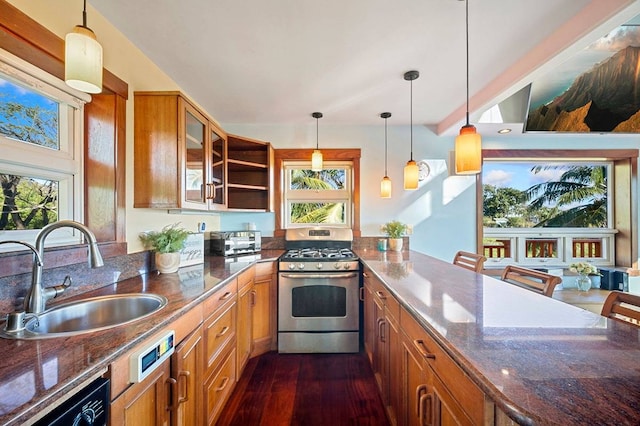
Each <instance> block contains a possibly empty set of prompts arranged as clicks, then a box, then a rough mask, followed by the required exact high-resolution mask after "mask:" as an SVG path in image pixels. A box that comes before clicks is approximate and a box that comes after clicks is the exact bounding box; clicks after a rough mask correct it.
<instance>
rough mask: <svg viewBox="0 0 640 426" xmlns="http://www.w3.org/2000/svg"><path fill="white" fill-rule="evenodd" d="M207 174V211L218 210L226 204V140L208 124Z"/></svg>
mask: <svg viewBox="0 0 640 426" xmlns="http://www.w3.org/2000/svg"><path fill="white" fill-rule="evenodd" d="M209 143H210V146H211V148H210V149H209V150H208V151H209V166H208V169H209V173H208V177H207V185H208V186H207V198H208V200H209V209H218V208H220V207H223V206H225V205H226V204H227V189H226V179H227V170H226V169H227V168H226V161H227V160H226V159H227V139H226V136H224V133H223V132H222V131H220V130H219V129H218V128H217V127H216V126H215V125H214V124H212V123H209Z"/></svg>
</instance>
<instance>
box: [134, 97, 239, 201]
mask: <svg viewBox="0 0 640 426" xmlns="http://www.w3.org/2000/svg"><path fill="white" fill-rule="evenodd" d="M134 114H135V120H134V123H135V126H134V127H135V129H134V144H135V151H134V179H135V185H134V186H135V192H134V207H142V208H164V209H189V210H220V209H226V208H227V195H226V191H227V187H226V186H227V182H226V178H227V176H226V175H227V170H226V168H227V135H226V134H225V133H224V131H222V130H221V129H220V128H219V127H218V125H217V124H215V123H214V122H213V120H211V119H209V118H208V117H207V116H206V115H205V114H203V113H202V112H201V111H200V110H199V109H197V108H196V107H195V106H193V104H191V102H189V101H188V100H187V99H186V98H185V97H183V96H182V95H181V94H180V93H178V92H136V93H135V94H134Z"/></svg>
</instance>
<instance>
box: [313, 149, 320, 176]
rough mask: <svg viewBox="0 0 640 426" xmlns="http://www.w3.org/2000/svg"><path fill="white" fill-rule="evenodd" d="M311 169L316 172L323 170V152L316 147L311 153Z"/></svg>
mask: <svg viewBox="0 0 640 426" xmlns="http://www.w3.org/2000/svg"><path fill="white" fill-rule="evenodd" d="M311 170H313V171H314V172H319V171H321V170H322V152H321V151H320V150H319V149H314V150H313V154H311Z"/></svg>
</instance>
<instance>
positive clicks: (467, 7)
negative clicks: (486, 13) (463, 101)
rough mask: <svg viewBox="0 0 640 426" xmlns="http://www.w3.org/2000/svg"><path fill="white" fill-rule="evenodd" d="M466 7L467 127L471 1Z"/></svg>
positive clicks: (466, 0)
mask: <svg viewBox="0 0 640 426" xmlns="http://www.w3.org/2000/svg"><path fill="white" fill-rule="evenodd" d="M464 3H465V5H466V14H465V16H466V21H465V28H466V43H467V126H468V125H469V0H465V2H464Z"/></svg>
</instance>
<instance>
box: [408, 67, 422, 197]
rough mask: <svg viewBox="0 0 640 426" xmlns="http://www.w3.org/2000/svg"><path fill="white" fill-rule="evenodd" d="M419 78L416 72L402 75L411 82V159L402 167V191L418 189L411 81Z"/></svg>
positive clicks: (418, 170)
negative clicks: (414, 156) (414, 158)
mask: <svg viewBox="0 0 640 426" xmlns="http://www.w3.org/2000/svg"><path fill="white" fill-rule="evenodd" d="M418 77H420V73H419V72H418V71H407V72H406V73H404V79H405V80H409V81H410V82H411V102H410V119H411V121H410V135H411V157H410V158H409V161H407V165H406V166H404V189H410V190H413V189H418V175H419V172H420V169H419V168H418V164H417V163H416V162H415V161H413V80H415V79H416V78H418Z"/></svg>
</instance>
